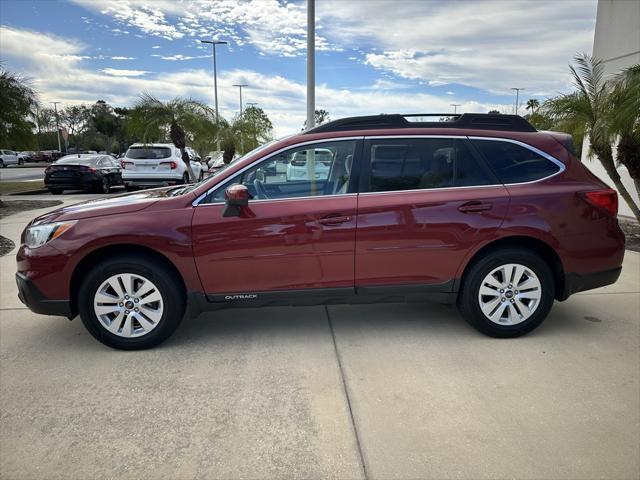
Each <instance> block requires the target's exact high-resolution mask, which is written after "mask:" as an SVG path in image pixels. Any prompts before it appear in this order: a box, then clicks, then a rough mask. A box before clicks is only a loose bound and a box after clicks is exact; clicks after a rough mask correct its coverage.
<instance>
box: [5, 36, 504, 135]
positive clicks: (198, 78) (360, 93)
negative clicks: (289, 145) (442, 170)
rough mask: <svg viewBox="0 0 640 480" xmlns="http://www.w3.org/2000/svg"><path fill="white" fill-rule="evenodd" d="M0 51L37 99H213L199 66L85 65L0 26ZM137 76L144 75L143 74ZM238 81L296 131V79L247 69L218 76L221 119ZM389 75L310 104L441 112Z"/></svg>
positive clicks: (336, 114) (299, 105)
mask: <svg viewBox="0 0 640 480" xmlns="http://www.w3.org/2000/svg"><path fill="white" fill-rule="evenodd" d="M0 36H1V37H2V39H3V56H6V57H7V58H9V59H11V61H12V66H13V65H19V66H21V67H22V69H23V70H24V71H25V72H27V73H28V75H29V76H30V77H31V78H32V81H33V84H34V87H35V88H36V89H37V90H38V91H39V92H40V96H41V99H42V101H43V102H49V101H53V100H55V101H61V102H62V103H63V104H65V105H68V104H77V103H93V102H95V101H96V100H98V99H103V100H105V101H107V102H109V103H111V104H112V105H114V106H130V105H132V104H134V103H135V102H136V101H137V100H138V98H139V95H140V94H141V93H142V92H149V93H151V94H153V95H155V96H157V97H158V98H160V99H163V100H167V99H170V98H173V97H177V96H181V97H192V98H197V99H201V100H202V101H204V102H206V103H207V104H209V105H213V79H212V75H211V71H210V70H207V69H191V70H181V71H178V72H173V73H171V72H163V73H153V72H147V71H143V70H126V69H114V68H104V69H102V70H97V71H96V70H94V69H91V68H90V67H89V66H88V65H87V63H88V62H86V61H85V59H84V57H86V55H84V53H85V50H86V48H87V47H86V46H83V45H82V44H79V43H78V42H77V41H75V40H73V39H63V38H60V37H55V36H52V35H49V34H47V33H44V32H33V31H28V30H17V29H10V28H7V27H0ZM51 45H54V46H55V50H56V51H57V52H58V53H59V55H61V56H65V57H70V58H72V59H71V60H69V61H65V62H60V60H59V58H55V57H53V56H51V55H50V54H49V53H48V52H49V50H50V48H51ZM143 77H144V78H143ZM238 83H246V84H248V85H249V87H247V88H245V89H244V90H243V97H244V101H245V103H246V102H258V103H259V104H260V107H262V108H263V109H264V110H265V111H266V113H267V114H268V115H269V117H270V118H271V120H272V122H273V124H274V127H275V134H276V135H284V134H288V133H295V132H298V131H300V129H301V128H302V124H303V123H304V119H305V95H306V86H305V85H304V83H300V82H296V81H293V80H291V79H288V78H285V77H283V76H281V75H266V74H263V73H259V72H256V71H252V70H243V69H235V70H226V71H224V72H222V73H221V74H219V76H218V96H219V100H220V112H221V114H222V115H223V116H224V117H226V118H229V119H230V118H232V117H233V116H234V115H236V114H237V113H238V109H239V105H238V94H237V89H236V88H235V87H233V84H238ZM393 87H394V84H393V82H391V83H388V82H387V81H386V80H380V81H378V82H375V83H373V84H372V85H370V86H369V87H366V88H364V89H360V90H349V89H337V88H333V87H330V86H327V85H326V84H320V85H318V86H317V90H316V106H317V108H324V109H326V110H328V111H329V112H330V114H331V118H333V119H336V118H340V117H344V116H352V115H365V114H378V113H398V112H400V113H412V112H414V113H420V112H428V111H449V110H450V106H449V103H450V99H449V98H448V97H445V98H439V97H437V96H434V95H429V94H427V93H416V92H413V91H407V90H405V89H403V88H393ZM459 103H462V106H461V107H459V109H458V111H462V112H471V111H473V112H486V111H488V110H491V109H498V110H506V109H508V108H509V106H506V105H500V104H491V103H480V102H459Z"/></svg>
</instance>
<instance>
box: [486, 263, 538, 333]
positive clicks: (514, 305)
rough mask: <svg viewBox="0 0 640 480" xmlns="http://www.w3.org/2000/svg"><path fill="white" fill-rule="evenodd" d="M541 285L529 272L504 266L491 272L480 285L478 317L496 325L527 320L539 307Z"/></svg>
mask: <svg viewBox="0 0 640 480" xmlns="http://www.w3.org/2000/svg"><path fill="white" fill-rule="evenodd" d="M541 298H542V285H541V284H540V280H539V279H538V276H537V275H536V274H535V272H533V271H532V270H531V269H530V268H528V267H525V266H524V265H520V264H518V263H508V264H505V265H501V266H499V267H497V268H494V269H493V270H492V271H491V272H490V273H489V274H488V275H487V276H486V277H485V278H484V280H483V281H482V284H481V285H480V290H479V292H478V302H479V303H480V309H481V310H482V313H483V314H484V315H485V316H486V317H487V318H488V319H489V320H491V321H492V322H493V323H496V324H498V325H506V326H510V325H517V324H519V323H522V322H524V321H525V320H527V319H528V318H529V317H531V315H533V313H534V312H535V310H536V308H538V305H539V304H540V301H541Z"/></svg>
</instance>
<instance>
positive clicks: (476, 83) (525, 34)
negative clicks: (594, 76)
mask: <svg viewBox="0 0 640 480" xmlns="http://www.w3.org/2000/svg"><path fill="white" fill-rule="evenodd" d="M390 5H391V3H384V4H383V3H382V2H375V1H374V2H364V1H362V2H361V1H351V2H347V1H338V0H325V1H323V2H318V14H319V16H320V18H321V19H322V23H323V25H324V26H325V27H326V28H325V29H324V31H323V32H324V34H325V35H327V37H328V38H329V39H330V40H331V41H332V42H334V43H337V44H339V45H357V46H358V49H359V50H363V51H364V52H365V63H366V64H367V65H370V66H371V67H373V68H375V69H377V70H380V71H383V72H386V73H391V74H393V75H395V76H397V77H401V78H406V79H412V80H421V81H424V82H426V83H428V84H429V85H432V86H434V85H444V84H451V83H458V84H464V85H467V86H472V87H476V88H481V89H485V90H489V91H491V92H495V93H497V92H499V93H502V94H504V93H505V92H507V91H508V89H509V87H511V86H513V85H516V84H517V85H524V86H527V87H529V88H530V89H531V90H535V91H541V92H546V93H547V94H550V93H555V92H556V91H558V90H563V89H566V88H567V87H568V86H569V83H570V81H569V75H568V68H567V63H568V62H569V60H570V59H571V58H572V57H573V55H574V54H575V53H576V52H582V51H591V47H592V42H593V30H594V23H595V8H596V1H595V0H586V1H583V2H575V1H562V2H558V1H549V0H521V1H518V2H504V1H501V0H485V1H483V2H481V3H478V2H476V1H456V2H451V1H444V0H431V1H420V2H415V1H406V0H395V1H394V2H393V4H392V5H393V8H387V7H389V6H390ZM372 6H375V7H378V8H372ZM383 7H384V14H382V15H381V10H382V9H383Z"/></svg>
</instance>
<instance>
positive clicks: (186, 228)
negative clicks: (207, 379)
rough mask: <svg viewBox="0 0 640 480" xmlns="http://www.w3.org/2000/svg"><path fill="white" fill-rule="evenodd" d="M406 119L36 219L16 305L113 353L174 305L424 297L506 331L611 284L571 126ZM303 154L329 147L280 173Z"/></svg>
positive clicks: (615, 239)
mask: <svg viewBox="0 0 640 480" xmlns="http://www.w3.org/2000/svg"><path fill="white" fill-rule="evenodd" d="M407 117H409V116H403V115H381V116H372V117H354V118H347V119H341V120H336V121H333V122H329V123H327V124H324V125H321V126H318V127H316V128H315V129H311V130H309V131H307V132H304V133H301V134H298V135H296V136H292V137H288V138H286V139H283V140H280V141H277V142H273V143H270V144H267V145H264V146H262V147H260V148H259V149H257V150H254V151H253V152H250V153H248V154H247V155H246V156H244V157H243V158H241V159H239V160H238V161H236V162H234V163H233V164H231V165H230V166H228V167H227V168H226V169H225V170H223V171H221V172H220V173H219V174H217V175H215V176H213V177H211V178H209V179H207V180H206V181H204V182H202V183H199V184H195V185H186V186H174V187H167V188H159V189H155V190H150V191H147V192H139V193H137V194H132V195H122V196H118V197H115V198H111V199H108V200H101V201H91V202H87V203H84V204H79V205H74V206H71V207H65V208H61V209H59V210H56V211H53V212H50V213H47V214H46V215H43V216H40V217H37V218H36V219H34V220H33V221H32V222H31V223H29V225H28V226H27V227H26V229H25V231H24V233H23V235H22V245H21V246H20V249H19V251H18V255H17V261H18V272H17V277H16V278H17V282H18V289H19V292H20V293H19V295H20V299H21V300H22V301H23V303H25V304H26V305H27V306H28V307H29V308H30V309H31V310H33V311H34V312H36V313H43V314H49V315H63V316H67V317H69V318H73V317H75V316H76V315H78V314H79V315H80V318H81V319H82V322H83V323H84V325H85V326H86V328H87V329H88V330H89V332H90V333H91V334H92V335H93V336H94V337H95V338H97V339H98V340H99V341H101V342H103V343H105V344H107V345H109V346H112V347H115V348H121V349H138V348H146V347H151V346H153V345H156V344H158V343H160V342H161V341H163V340H165V339H166V338H167V337H169V336H170V335H171V333H172V332H173V331H174V330H175V329H176V327H177V326H178V324H179V323H180V321H181V319H182V317H183V315H184V313H185V308H186V306H187V305H189V310H188V311H189V313H190V314H191V315H196V314H197V313H198V312H199V311H203V310H215V309H218V308H223V307H249V306H251V307H258V306H270V305H312V304H323V303H324V304H326V303H330V304H335V303H367V302H378V301H387V302H389V301H390V302H399V301H419V302H422V301H425V300H427V299H435V300H438V301H440V302H448V303H453V304H457V305H458V307H459V309H460V311H461V313H462V315H463V316H464V318H465V319H466V320H467V321H468V322H469V323H470V324H471V325H472V326H473V327H475V328H476V329H478V330H479V331H481V332H483V333H485V334H487V335H491V336H494V337H517V336H519V335H523V334H525V333H527V332H530V331H532V330H533V329H535V328H536V327H538V325H540V324H541V323H542V321H543V320H544V319H545V317H546V316H547V314H548V313H549V311H550V309H551V307H552V305H553V302H554V299H555V300H559V301H563V300H566V299H567V298H569V296H570V295H571V294H573V293H576V292H580V291H583V290H589V289H593V288H596V287H601V286H603V285H608V284H611V283H614V282H615V281H616V280H617V279H618V276H619V275H620V271H621V268H622V267H621V265H622V260H623V256H624V241H625V239H624V234H623V233H622V231H621V230H620V227H619V225H618V221H617V206H618V203H617V202H618V199H617V194H616V192H615V191H614V190H612V189H610V188H609V187H608V186H607V185H606V184H605V183H603V182H602V181H601V180H600V179H598V178H597V177H595V176H594V175H593V174H592V173H591V172H590V171H589V170H588V169H587V168H586V167H585V166H584V165H583V164H582V163H580V161H579V160H578V159H577V158H576V157H575V155H574V153H573V150H572V145H571V137H570V136H568V135H565V134H561V133H554V132H538V131H536V129H535V128H533V127H532V126H531V125H530V124H529V123H528V122H527V121H526V120H524V119H523V118H521V117H519V116H515V115H487V114H463V115H459V116H457V117H456V118H455V119H454V120H451V121H448V122H445V123H442V124H440V123H437V122H436V123H430V122H415V121H411V122H410V121H408V120H407ZM146 148H147V150H148V149H149V147H146ZM150 148H151V149H152V151H154V152H156V153H157V154H158V155H159V156H160V157H161V158H163V159H165V158H171V155H173V154H172V153H170V152H163V151H159V150H160V149H161V148H168V147H166V146H152V147H150ZM318 150H320V151H328V152H330V154H331V155H330V157H331V165H329V166H328V168H329V174H328V176H327V177H326V178H322V179H316V178H310V179H308V180H306V181H302V180H295V181H290V180H288V179H287V178H286V176H285V175H283V174H281V173H280V174H279V173H277V172H278V170H281V168H278V165H286V164H287V161H289V159H291V158H295V156H296V154H297V153H299V152H307V153H306V154H307V155H308V154H309V153H310V152H314V153H315V152H317V151H318ZM131 152H133V153H134V155H133V156H134V159H136V158H135V157H137V154H138V153H139V151H137V150H136V149H135V148H133V149H132V150H131ZM144 157H145V158H146V157H148V154H145V155H144ZM327 158H328V157H327ZM274 165H275V167H274ZM274 171H275V172H276V173H275V174H273V173H269V172H274ZM559 320H561V319H559Z"/></svg>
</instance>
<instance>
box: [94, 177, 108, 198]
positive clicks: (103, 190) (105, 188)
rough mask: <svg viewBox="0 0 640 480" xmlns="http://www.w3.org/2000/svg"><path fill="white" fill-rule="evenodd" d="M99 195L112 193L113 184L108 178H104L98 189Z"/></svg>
mask: <svg viewBox="0 0 640 480" xmlns="http://www.w3.org/2000/svg"><path fill="white" fill-rule="evenodd" d="M97 190H98V192H99V193H105V194H106V193H109V192H110V191H111V183H110V182H109V179H108V178H107V177H102V183H100V186H99V187H98V188H97Z"/></svg>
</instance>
